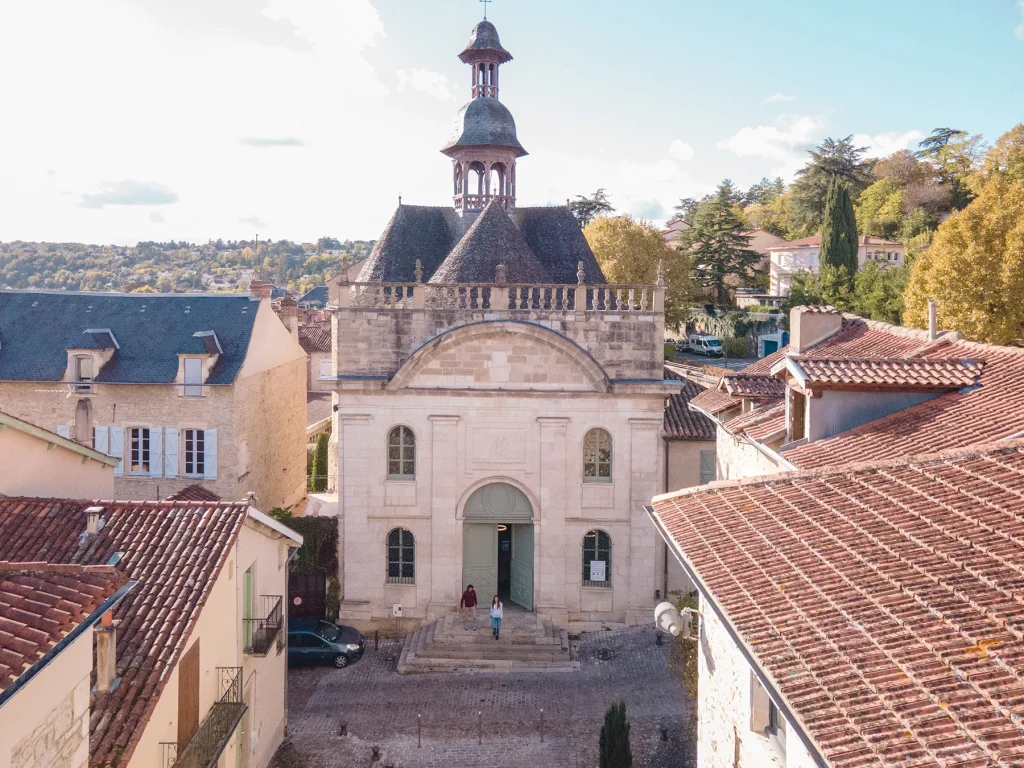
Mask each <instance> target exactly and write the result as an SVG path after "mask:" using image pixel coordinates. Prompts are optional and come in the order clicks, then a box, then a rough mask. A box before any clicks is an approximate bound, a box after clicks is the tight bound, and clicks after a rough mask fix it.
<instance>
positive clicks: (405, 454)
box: [388, 426, 416, 480]
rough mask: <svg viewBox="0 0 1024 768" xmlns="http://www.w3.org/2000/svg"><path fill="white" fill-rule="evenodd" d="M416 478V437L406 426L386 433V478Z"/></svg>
mask: <svg viewBox="0 0 1024 768" xmlns="http://www.w3.org/2000/svg"><path fill="white" fill-rule="evenodd" d="M415 477H416V436H415V435H414V434H413V431H412V430H411V429H410V428H409V427H406V426H397V427H394V428H392V430H391V431H390V432H389V433H388V478H389V479H391V480H413V479H415Z"/></svg>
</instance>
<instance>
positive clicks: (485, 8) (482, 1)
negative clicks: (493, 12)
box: [480, 0, 494, 20]
mask: <svg viewBox="0 0 1024 768" xmlns="http://www.w3.org/2000/svg"><path fill="white" fill-rule="evenodd" d="M480 2H481V3H483V4H484V20H486V19H487V6H488V4H489V3H493V2H494V0H480Z"/></svg>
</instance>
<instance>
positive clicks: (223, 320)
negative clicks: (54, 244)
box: [0, 291, 259, 384]
mask: <svg viewBox="0 0 1024 768" xmlns="http://www.w3.org/2000/svg"><path fill="white" fill-rule="evenodd" d="M258 306H259V304H258V302H256V301H254V300H252V299H250V298H249V296H248V295H247V294H235V295H231V294H228V295H208V294H156V295H154V294H151V293H150V294H144V293H138V294H134V293H132V294H126V293H83V292H71V291H0V381H60V379H61V377H62V376H63V375H64V371H65V369H66V368H67V360H68V358H67V350H68V349H81V348H83V344H82V341H83V340H84V339H85V338H87V337H86V336H85V335H84V331H85V330H86V329H95V328H109V329H110V330H111V332H112V333H113V334H114V338H116V339H117V343H118V344H119V345H120V348H119V349H118V350H117V351H116V352H114V355H113V357H112V358H111V360H110V362H108V363H107V364H106V365H105V366H103V369H102V370H101V371H100V372H99V374H98V375H97V377H96V381H97V382H99V383H103V382H106V383H119V384H166V383H170V382H172V381H173V380H174V378H175V376H177V374H178V354H179V353H184V352H196V353H201V352H204V351H205V348H204V345H203V342H202V340H201V339H200V338H197V337H195V335H194V334H195V333H197V332H199V331H210V330H212V331H215V332H216V334H217V339H218V341H219V342H220V345H221V348H222V349H223V350H224V354H222V355H221V356H220V357H219V359H218V360H217V364H216V365H215V366H214V368H213V370H212V371H211V373H210V377H209V378H208V379H207V381H206V383H207V384H230V383H231V382H232V381H234V379H235V376H236V375H237V374H238V371H239V369H241V367H242V362H243V361H244V360H245V355H246V352H247V351H248V348H249V340H250V339H251V337H252V328H253V322H254V320H255V319H256V310H257V308H258Z"/></svg>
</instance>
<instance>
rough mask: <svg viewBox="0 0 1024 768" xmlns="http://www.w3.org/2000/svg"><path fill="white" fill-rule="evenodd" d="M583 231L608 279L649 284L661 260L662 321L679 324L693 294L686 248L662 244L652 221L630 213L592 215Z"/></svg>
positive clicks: (618, 281)
mask: <svg viewBox="0 0 1024 768" xmlns="http://www.w3.org/2000/svg"><path fill="white" fill-rule="evenodd" d="M583 234H584V236H585V237H586V238H587V242H588V243H589V244H590V249H591V250H592V251H593V252H594V256H595V257H596V258H597V263H598V264H600V265H601V270H602V271H603V272H604V276H605V278H606V279H607V280H608V282H609V283H628V284H632V285H650V284H652V283H654V282H655V280H657V278H658V262H659V261H664V265H665V286H666V289H667V290H666V291H665V322H666V324H667V325H668V326H669V327H670V328H675V327H676V326H678V325H679V322H680V321H681V320H682V319H683V317H684V316H685V314H686V310H687V308H688V307H689V303H690V300H691V298H692V296H693V281H692V279H691V277H690V258H689V254H688V253H687V252H686V251H681V250H676V249H675V248H672V247H671V246H669V245H668V244H666V243H665V238H664V237H663V236H662V234H661V230H660V229H658V228H657V227H655V226H654V225H653V224H650V223H649V222H646V221H637V220H636V219H634V218H632V217H631V216H606V217H603V218H598V219H595V220H594V221H592V222H590V224H588V225H587V228H586V229H585V230H583Z"/></svg>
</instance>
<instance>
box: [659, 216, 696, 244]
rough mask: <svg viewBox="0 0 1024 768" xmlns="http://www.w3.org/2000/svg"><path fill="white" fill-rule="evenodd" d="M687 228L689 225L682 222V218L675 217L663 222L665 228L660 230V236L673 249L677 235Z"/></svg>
mask: <svg viewBox="0 0 1024 768" xmlns="http://www.w3.org/2000/svg"><path fill="white" fill-rule="evenodd" d="M689 228H690V225H689V224H687V223H686V222H685V221H683V219H682V217H680V216H676V217H675V218H672V219H669V220H668V221H666V222H665V228H664V229H663V230H661V236H662V237H664V238H665V242H666V243H668V244H669V245H671V246H673V247H675V245H676V239H677V238H678V237H679V234H680V233H681V232H685V231H686V230H688V229H689Z"/></svg>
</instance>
